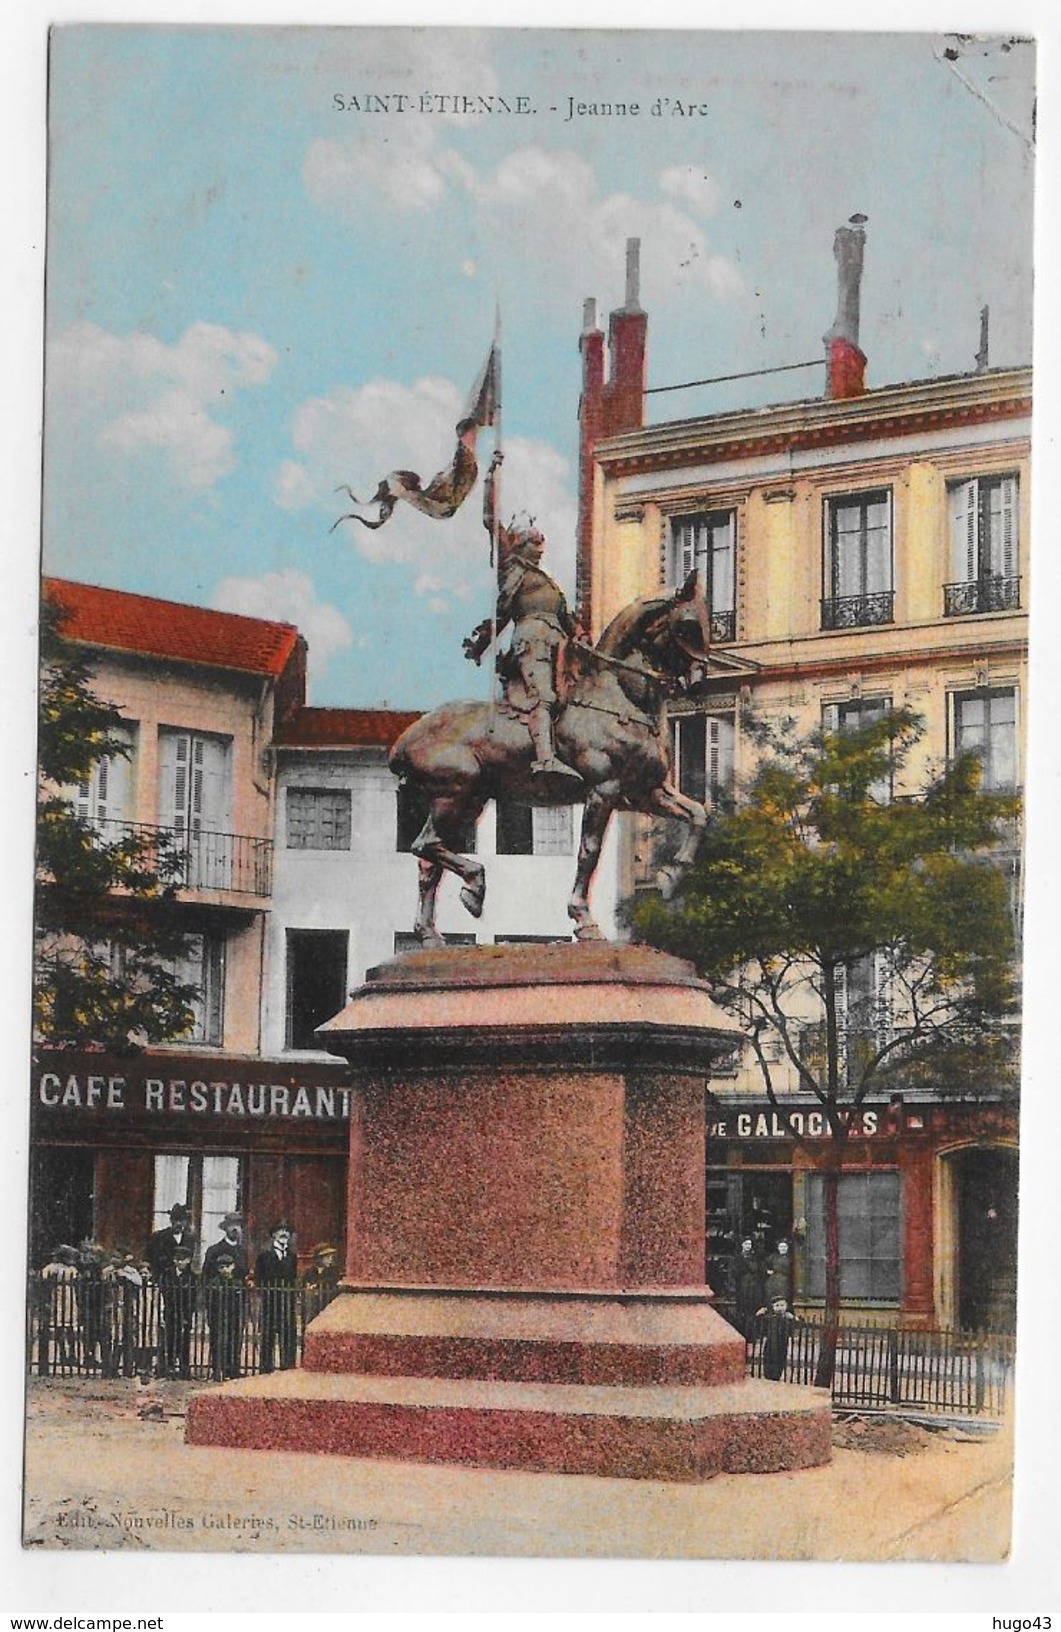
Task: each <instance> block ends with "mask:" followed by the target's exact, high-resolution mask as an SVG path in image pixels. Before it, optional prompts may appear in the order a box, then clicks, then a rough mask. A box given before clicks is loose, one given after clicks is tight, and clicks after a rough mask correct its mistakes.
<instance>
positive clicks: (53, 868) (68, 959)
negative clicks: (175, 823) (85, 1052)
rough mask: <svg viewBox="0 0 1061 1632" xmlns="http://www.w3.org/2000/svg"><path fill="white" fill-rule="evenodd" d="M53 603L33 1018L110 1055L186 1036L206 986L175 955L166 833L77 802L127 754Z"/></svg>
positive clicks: (61, 1037) (47, 613)
mask: <svg viewBox="0 0 1061 1632" xmlns="http://www.w3.org/2000/svg"><path fill="white" fill-rule="evenodd" d="M66 618H67V613H66V612H65V611H64V609H63V608H62V607H61V606H60V605H58V604H55V603H51V604H47V605H46V606H45V607H44V609H43V614H42V622H41V683H40V721H39V734H38V767H39V790H38V802H37V855H36V898H35V912H34V932H35V940H34V969H33V1017H34V1034H35V1036H36V1038H37V1040H38V1042H40V1043H43V1044H46V1045H47V1046H49V1047H52V1048H75V1047H79V1048H84V1047H98V1048H105V1049H108V1050H111V1051H114V1052H128V1051H131V1050H135V1049H136V1048H138V1047H139V1046H141V1045H142V1044H144V1043H156V1042H164V1041H167V1040H170V1039H173V1038H178V1037H181V1036H183V1035H185V1034H186V1033H187V1032H188V1031H189V1030H190V1028H191V1026H192V1024H193V1022H194V1014H193V1011H192V1008H191V1004H192V1003H193V1002H194V1001H195V999H196V998H197V997H198V995H199V993H198V988H197V987H196V986H194V985H190V984H184V983H182V982H181V981H180V980H179V979H178V978H177V975H176V974H175V972H174V960H175V958H176V957H177V956H178V955H179V953H180V951H181V950H182V948H183V945H184V936H183V935H182V933H181V931H180V926H179V922H178V920H177V917H176V914H175V912H174V903H175V901H176V889H177V884H178V882H179V880H180V877H181V872H182V866H183V863H182V858H181V855H180V852H179V851H178V850H177V849H176V848H175V846H174V845H173V844H172V843H171V842H170V841H169V840H168V839H167V838H166V837H165V836H164V835H160V834H153V833H152V834H144V833H139V832H136V831H135V830H133V829H120V830H119V831H117V832H116V833H114V834H111V833H109V832H108V831H105V830H103V829H101V828H100V827H98V826H97V825H94V824H93V822H92V821H91V820H90V819H89V818H88V817H87V816H86V815H83V814H81V813H80V812H79V811H78V810H77V808H76V803H75V801H74V798H73V792H74V790H76V788H77V787H78V786H79V785H84V784H87V783H88V782H89V781H90V779H91V778H92V776H93V773H94V771H96V769H97V767H99V766H100V765H101V763H103V762H105V761H107V762H113V761H115V760H117V759H128V757H129V745H128V739H127V738H126V737H125V736H124V735H123V733H122V714H121V711H120V710H119V709H117V708H114V707H112V706H111V705H110V704H108V703H105V702H101V701H100V699H99V698H97V697H96V696H95V695H94V694H93V692H92V690H91V688H90V684H89V682H90V679H91V671H90V669H89V667H88V665H87V663H86V662H85V660H84V658H83V656H82V655H81V653H80V652H79V650H78V648H77V647H76V646H75V645H73V644H72V643H71V642H69V641H68V640H66V639H64V638H63V634H62V627H63V624H64V622H65V621H66Z"/></svg>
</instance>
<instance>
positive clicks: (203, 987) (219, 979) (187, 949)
mask: <svg viewBox="0 0 1061 1632" xmlns="http://www.w3.org/2000/svg"><path fill="white" fill-rule="evenodd" d="M174 972H175V974H176V976H177V979H178V980H179V981H180V982H181V984H182V985H189V986H195V987H197V988H198V996H197V997H195V998H193V999H192V1003H191V1009H192V1012H193V1014H194V1015H195V1022H194V1025H193V1027H192V1030H191V1032H190V1033H189V1034H188V1038H187V1040H188V1041H189V1042H192V1043H208V1044H210V1045H211V1046H212V1047H215V1048H218V1047H220V1046H221V1043H222V1042H223V1040H224V1024H225V943H224V941H223V939H222V938H221V937H220V936H219V935H189V936H188V937H187V938H186V940H185V942H184V949H183V952H182V953H181V955H180V956H179V957H178V958H177V959H176V960H175V962H174Z"/></svg>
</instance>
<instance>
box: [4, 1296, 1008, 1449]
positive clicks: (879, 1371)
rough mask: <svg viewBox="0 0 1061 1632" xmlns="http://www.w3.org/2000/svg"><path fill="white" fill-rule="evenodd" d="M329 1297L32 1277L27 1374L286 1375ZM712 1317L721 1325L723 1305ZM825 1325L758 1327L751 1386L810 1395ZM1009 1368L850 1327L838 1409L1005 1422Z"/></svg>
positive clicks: (963, 1339) (797, 1321) (961, 1341)
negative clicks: (802, 1387) (773, 1383)
mask: <svg viewBox="0 0 1061 1632" xmlns="http://www.w3.org/2000/svg"><path fill="white" fill-rule="evenodd" d="M334 1295H335V1294H334V1291H333V1290H331V1289H330V1288H322V1287H319V1286H313V1285H309V1286H307V1285H299V1286H294V1287H253V1286H241V1285H238V1284H236V1283H233V1282H225V1281H220V1282H210V1283H203V1282H200V1281H198V1280H194V1281H190V1282H189V1281H185V1282H183V1283H181V1282H176V1283H173V1282H171V1283H167V1282H165V1281H163V1282H161V1283H160V1282H157V1281H153V1280H150V1279H147V1278H144V1279H142V1280H141V1281H140V1284H135V1283H134V1282H132V1281H127V1280H123V1279H122V1278H121V1277H115V1278H113V1279H111V1280H96V1279H88V1278H84V1277H75V1278H73V1279H64V1280H52V1279H47V1278H45V1277H40V1276H38V1277H34V1278H33V1280H32V1281H31V1283H30V1287H29V1296H28V1299H27V1305H26V1307H27V1362H28V1366H29V1370H30V1372H31V1373H32V1374H34V1375H36V1376H39V1377H100V1376H102V1377H136V1376H139V1377H142V1378H145V1379H146V1378H149V1377H182V1378H188V1379H192V1380H198V1381H207V1380H210V1379H213V1380H215V1381H218V1382H223V1381H225V1380H227V1379H228V1378H232V1377H245V1376H249V1375H251V1374H252V1373H254V1372H263V1371H273V1370H284V1369H290V1368H291V1367H293V1366H296V1365H297V1364H298V1363H299V1361H300V1359H301V1357H302V1344H303V1339H304V1336H305V1330H306V1327H307V1326H308V1325H309V1323H310V1321H311V1320H313V1319H314V1317H315V1316H316V1315H318V1314H319V1313H320V1311H321V1310H322V1309H323V1308H325V1306H326V1305H327V1304H328V1303H329V1302H330V1301H331V1298H332V1297H333V1296H334ZM719 1311H720V1313H722V1314H726V1313H727V1308H726V1306H725V1305H724V1304H721V1303H720V1304H719ZM823 1324H824V1322H823V1319H822V1316H821V1315H820V1314H817V1313H815V1314H813V1315H809V1316H807V1317H803V1318H793V1317H792V1316H791V1315H785V1316H777V1315H765V1316H763V1315H760V1316H757V1317H756V1319H755V1322H754V1324H753V1326H752V1328H751V1329H750V1331H749V1333H748V1370H749V1373H750V1375H751V1376H753V1377H768V1378H774V1379H776V1380H777V1381H784V1382H789V1383H803V1384H807V1385H810V1384H813V1382H814V1378H815V1374H816V1371H817V1366H818V1355H819V1352H820V1349H821V1341H822V1329H823ZM1013 1363H1014V1339H1013V1338H1012V1337H1011V1336H1008V1335H1003V1334H983V1333H973V1332H957V1331H938V1330H937V1331H924V1330H907V1329H905V1328H902V1327H897V1326H894V1325H892V1326H883V1325H869V1324H867V1325H853V1324H849V1323H847V1322H846V1321H845V1322H843V1323H842V1324H841V1326H840V1329H839V1336H838V1340H837V1346H836V1370H835V1374H834V1378H833V1386H832V1399H833V1404H834V1406H839V1407H844V1408H861V1409H872V1408H874V1407H897V1406H898V1407H906V1408H907V1409H910V1410H915V1409H916V1410H919V1411H926V1412H936V1413H941V1414H943V1413H945V1414H947V1415H958V1416H986V1417H996V1418H997V1417H1001V1415H1002V1414H1003V1412H1004V1409H1005V1402H1006V1397H1007V1392H1008V1387H1009V1382H1010V1377H1011V1373H1012V1370H1013Z"/></svg>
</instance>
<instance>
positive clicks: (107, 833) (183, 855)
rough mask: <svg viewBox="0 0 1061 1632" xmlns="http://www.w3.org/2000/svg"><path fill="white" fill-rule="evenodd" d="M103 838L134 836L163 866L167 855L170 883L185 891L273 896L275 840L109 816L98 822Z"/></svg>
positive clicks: (155, 862)
mask: <svg viewBox="0 0 1061 1632" xmlns="http://www.w3.org/2000/svg"><path fill="white" fill-rule="evenodd" d="M95 825H96V827H97V828H98V829H99V832H100V836H101V837H102V838H103V839H104V840H105V841H106V842H107V843H108V844H112V843H113V842H114V841H115V839H119V838H121V837H123V836H124V835H127V834H129V835H132V836H133V837H135V838H137V839H139V840H140V841H141V842H142V844H143V846H144V859H145V860H146V861H147V862H148V863H150V864H152V865H156V866H158V865H160V858H162V857H164V858H165V874H166V878H167V879H168V880H169V882H171V883H173V884H176V885H177V887H178V888H179V889H185V890H229V891H231V892H232V893H234V894H237V895H269V894H270V893H271V891H272V887H273V884H272V880H273V841H272V840H271V839H260V838H257V837H256V836H255V835H254V834H250V833H214V832H211V831H208V830H206V829H204V830H203V831H202V832H198V833H187V832H184V831H182V830H181V829H179V828H175V827H158V826H156V825H154V824H152V823H150V822H126V821H123V820H121V819H120V818H118V817H107V818H106V819H101V820H98V821H97V822H96V824H95Z"/></svg>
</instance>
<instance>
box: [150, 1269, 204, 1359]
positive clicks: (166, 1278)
mask: <svg viewBox="0 0 1061 1632" xmlns="http://www.w3.org/2000/svg"><path fill="white" fill-rule="evenodd" d="M159 1284H160V1285H161V1288H162V1325H163V1328H164V1339H163V1343H164V1349H163V1352H164V1358H165V1367H166V1376H167V1377H190V1376H191V1374H192V1370H191V1347H192V1323H193V1321H194V1319H195V1303H196V1290H197V1289H196V1284H195V1271H194V1270H193V1269H192V1249H191V1247H190V1246H188V1245H187V1244H186V1243H181V1242H178V1243H177V1245H176V1246H175V1247H174V1249H173V1262H172V1263H171V1264H170V1266H169V1268H168V1269H164V1270H163V1271H162V1274H161V1276H160V1277H159Z"/></svg>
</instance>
